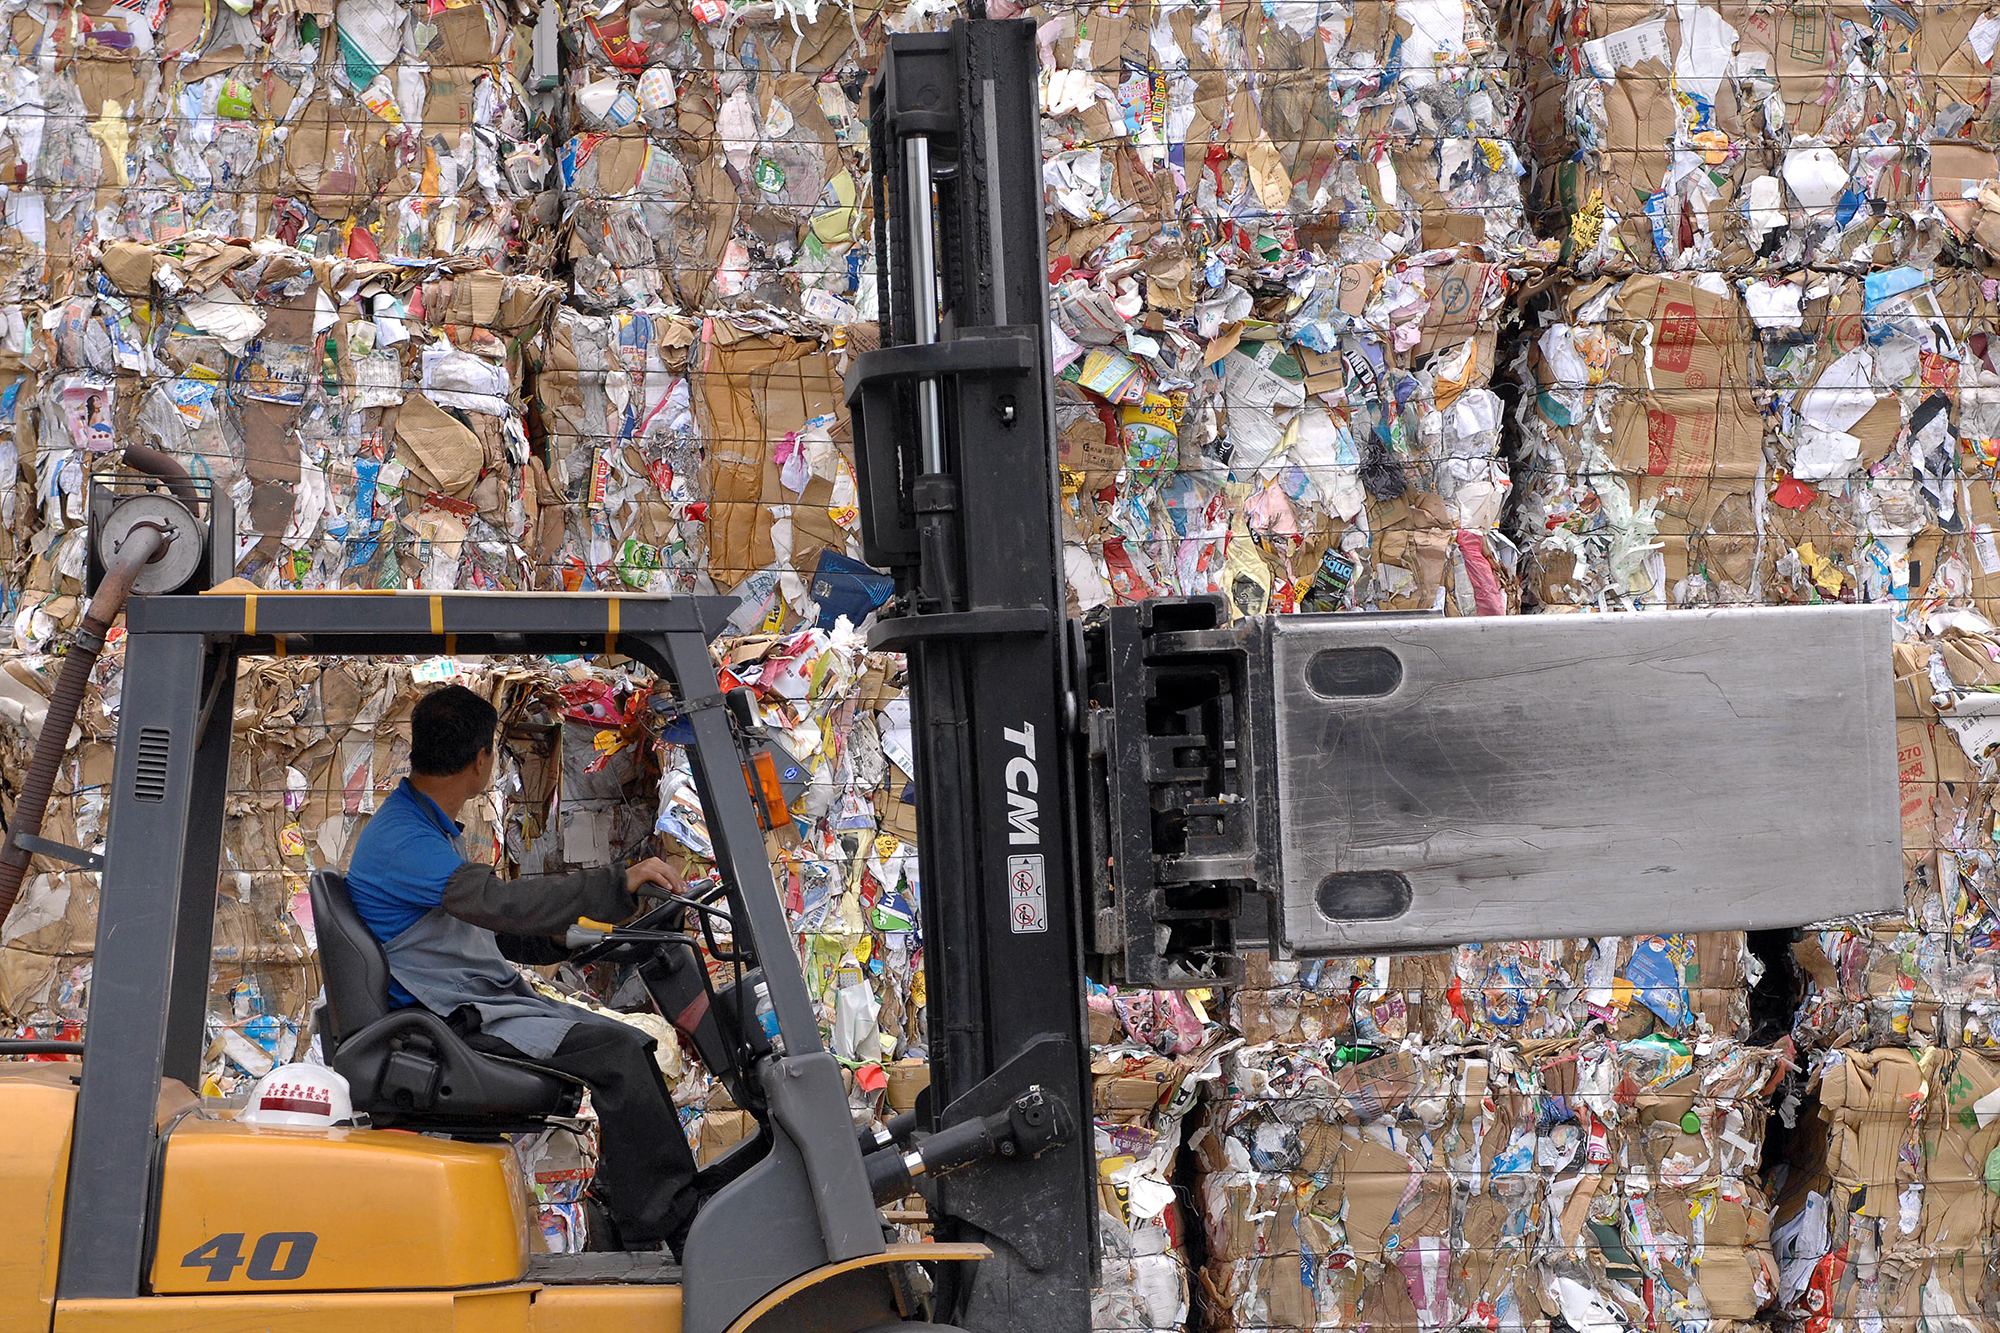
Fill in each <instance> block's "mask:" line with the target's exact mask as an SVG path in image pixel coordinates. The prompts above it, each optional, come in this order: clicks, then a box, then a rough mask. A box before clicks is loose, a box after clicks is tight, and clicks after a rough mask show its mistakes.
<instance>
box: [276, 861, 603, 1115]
mask: <svg viewBox="0 0 2000 1333" xmlns="http://www.w3.org/2000/svg"><path fill="white" fill-rule="evenodd" d="M308 893H309V894H310V896H311V899H312V911H313V930H314V933H315V934H317V935H318V937H319V965H320V975H321V978H322V979H323V980H324V981H325V983H326V1005H325V1007H324V1011H323V1013H322V1020H323V1021H322V1022H321V1023H320V1024H319V1028H320V1041H321V1044H322V1046H323V1047H324V1048H325V1053H326V1057H327V1058H328V1059H329V1060H331V1061H332V1062H333V1067H334V1069H335V1070H336V1071H337V1072H338V1073H339V1074H340V1075H341V1076H342V1077H343V1078H345V1079H346V1080H347V1082H348V1085H349V1088H350V1091H351V1092H352V1094H353V1097H354V1109H355V1110H357V1111H365V1112H367V1114H368V1117H369V1119H370V1120H371V1121H372V1122H373V1123H374V1124H375V1125H377V1126H378V1127H382V1128H400V1129H425V1130H432V1131H436V1132H441V1133H447V1134H453V1133H455V1134H477V1135H488V1134H511V1133H531V1132H533V1131H535V1130H538V1129H540V1128H542V1127H543V1126H544V1125H545V1124H546V1123H547V1122H548V1121H549V1120H550V1119H552V1118H560V1117H564V1116H569V1115H574V1114H575V1113H576V1109H577V1106H578V1104H579V1103H580V1102H581V1101H582V1099H583V1088H582V1085H580V1084H578V1083H576V1082H574V1081H573V1080H570V1079H568V1078H565V1077H563V1076H562V1075H559V1074H556V1073H554V1072H552V1071H550V1070H546V1069H540V1068H537V1067H535V1066H533V1065H528V1064H522V1063H520V1062H518V1061H514V1060H506V1059H502V1058H501V1057H499V1056H496V1055H488V1054H486V1053H485V1052H483V1051H475V1050H473V1049H472V1048H471V1047H470V1046H468V1045H466V1044H465V1041H464V1039H463V1038H461V1037H460V1036H459V1034H458V1033H457V1032H455V1031H453V1030H452V1027H451V1025H450V1024H449V1023H447V1022H445V1021H444V1020H443V1019H442V1018H440V1017H438V1016H437V1015H436V1014H434V1013H432V1012H431V1011H430V1010H428V1009H426V1008H424V1007H423V1006H422V1005H411V1006H409V1007H407V1008H403V1009H392V1008H390V1006H389V960H388V958H387V957H386V956H385V955H384V954H383V952H382V946H381V944H380V943H379V942H378V941H377V940H376V938H375V935H374V933H373V932H372V931H370V930H369V929H368V926H367V923H366V922H364V921H362V919H361V916H360V914H359V913H357V912H356V911H355V910H354V904H353V902H352V901H351V900H350V899H349V898H348V896H347V880H346V879H345V878H344V877H343V876H341V875H338V874H335V873H334V872H333V871H331V870H319V871H315V872H314V873H313V876H312V879H311V881H310V884H309V887H308Z"/></svg>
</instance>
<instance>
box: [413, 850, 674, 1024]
mask: <svg viewBox="0 0 2000 1333" xmlns="http://www.w3.org/2000/svg"><path fill="white" fill-rule="evenodd" d="M463 850H464V849H463V847H460V851H461V853H462V852H463ZM635 906H636V903H635V900H634V899H633V897H632V895H631V894H629V893H627V892H626V891H625V871H624V868H623V867H622V866H610V867H602V868H598V869H594V870H578V871H573V872H571V873H569V874H564V875H530V876H526V877H524V878H521V879H514V880H507V879H502V878H500V877H499V876H498V875H496V874H494V873H493V868H492V867H491V866H484V865H480V864H479V863H478V862H475V861H467V862H466V863H465V864H464V865H462V866H460V867H459V868H458V870H457V871H455V872H454V873H453V874H452V877H451V879H450V880H448V881H447V882H446V884H445V891H444V903H443V905H442V906H440V907H433V908H432V909H431V910H430V911H428V912H426V913H424V915H423V916H421V917H419V918H417V920H416V922H415V924H413V925H411V926H410V927H409V928H408V929H406V930H404V931H403V933H402V934H400V935H398V936H396V937H395V938H394V939H392V940H390V941H389V942H388V943H387V944H385V945H383V946H382V948H383V952H384V953H385V954H386V955H387V957H388V960H389V971H390V974H391V975H393V976H394V977H395V978H396V980H397V981H399V982H401V983H402V984H403V989H405V990H407V991H409V992H410V994H412V995H414V996H416V998H417V1002H418V1003H419V1004H421V1005H423V1006H424V1008H426V1009H428V1010H430V1011H431V1012H432V1013H434V1014H436V1015H438V1016H439V1017H440V1018H450V1017H451V1016H452V1015H453V1014H455V1013H457V1012H458V1010H459V1009H461V1008H463V1007H465V1006H467V1005H470V1006H471V1007H472V1009H473V1010H474V1011H475V1012H476V1013H477V1014H478V1015H479V1027H480V1030H481V1031H482V1032H486V1033H489V1034H491V1035H492V1036H495V1037H498V1038H499V1039H500V1040H502V1041H504V1042H506V1043H508V1044H509V1045H510V1046H513V1047H514V1048H516V1049H517V1050H519V1051H520V1052H521V1054H523V1055H525V1056H527V1057H528V1058H530V1059H533V1060H546V1059H548V1058H549V1057H550V1056H552V1055H554V1054H555V1051H556V1047H558V1046H560V1045H562V1040H563V1038H564V1037H566V1036H567V1035H569V1030H570V1029H571V1028H573V1027H575V1026H576V1025H577V1024H578V1023H597V1022H607V1021H610V1020H606V1019H602V1018H599V1017H598V1016H597V1015H595V1014H593V1013H591V1012H590V1011H589V1010H587V1009H582V1008H579V1007H577V1006H576V1005H573V1004H564V1003H563V1002H562V1001H560V1000H551V999H549V998H548V997H547V996H544V995H541V994H540V993H538V992H537V991H536V990H535V988H534V987H533V986H531V985H529V984H528V982H527V980H526V978H524V977H522V975H521V974H520V973H519V972H517V971H515V970H514V966H513V964H511V963H509V962H508V961H507V956H506V954H505V953H503V952H502V951H501V948H500V940H499V936H498V935H496V934H495V933H494V932H495V928H498V929H502V930H505V931H507V932H508V933H509V934H510V935H528V936H541V937H555V936H560V935H561V934H562V933H563V932H564V931H566V930H568V929H569V927H570V926H571V925H573V924H575V922H576V920H577V918H578V917H590V918H592V919H593V920H601V921H622V920H624V919H625V918H626V917H628V916H630V915H631V914H632V911H633V909H634V907H635Z"/></svg>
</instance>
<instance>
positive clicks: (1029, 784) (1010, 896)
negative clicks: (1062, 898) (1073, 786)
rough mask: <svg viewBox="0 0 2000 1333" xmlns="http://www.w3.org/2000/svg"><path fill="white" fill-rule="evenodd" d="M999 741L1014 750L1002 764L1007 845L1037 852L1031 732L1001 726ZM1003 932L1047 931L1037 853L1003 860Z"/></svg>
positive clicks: (1038, 786) (1037, 788)
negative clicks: (1005, 792) (1005, 891)
mask: <svg viewBox="0 0 2000 1333" xmlns="http://www.w3.org/2000/svg"><path fill="white" fill-rule="evenodd" d="M1000 735H1001V738H1002V739H1004V740H1005V741H1006V742H1007V743H1008V744H1009V745H1012V746H1014V747H1015V748H1016V749H1018V750H1019V751H1020V753H1019V754H1017V755H1015V756H1014V757H1012V758H1011V759H1009V760H1008V761H1007V769H1006V773H1005V775H1004V781H1005V783H1006V787H1007V842H1008V845H1010V846H1013V847H1039V846H1040V845H1041V841H1042V830H1041V819H1042V804H1041V801H1040V799H1039V797H1040V794H1041V790H1042V774H1041V770H1040V769H1038V768H1036V767H1035V728H1034V726H1033V725H1032V724H1031V723H1028V722H1023V723H1022V724H1021V725H1020V726H1019V727H1018V728H1016V727H1003V728H1001V730H1000ZM1007 928H1008V929H1009V930H1011V931H1013V932H1014V933H1015V934H1016V935H1039V934H1042V933H1043V932H1045V931H1047V930H1048V928H1049V886H1048V877H1047V874H1046V866H1045V863H1044V862H1043V860H1042V854H1041V853H1040V852H1024V853H1021V854H1019V855H1016V856H1010V857H1008V858H1007Z"/></svg>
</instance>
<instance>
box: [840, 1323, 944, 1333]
mask: <svg viewBox="0 0 2000 1333" xmlns="http://www.w3.org/2000/svg"><path fill="white" fill-rule="evenodd" d="M856 1333H965V1330H964V1329H962V1328H960V1327H959V1326H958V1325H957V1324H909V1323H896V1324H877V1325H875V1326H874V1327H873V1328H864V1329H859V1330H857V1331H856Z"/></svg>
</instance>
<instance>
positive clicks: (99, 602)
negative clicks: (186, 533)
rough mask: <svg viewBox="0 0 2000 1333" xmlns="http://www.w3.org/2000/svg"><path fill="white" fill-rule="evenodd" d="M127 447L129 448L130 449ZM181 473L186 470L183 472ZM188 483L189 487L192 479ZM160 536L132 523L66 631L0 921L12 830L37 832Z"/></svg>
mask: <svg viewBox="0 0 2000 1333" xmlns="http://www.w3.org/2000/svg"><path fill="white" fill-rule="evenodd" d="M126 452H127V453H128V454H129V453H130V452H131V450H129V449H128V450H127V451H126ZM147 452H148V453H157V452H158V451H157V450H148V451H147ZM160 457H162V458H165V457H166V455H165V454H160ZM168 462H169V463H172V460H171V459H168ZM176 470H178V467H176ZM181 475H182V477H184V478H185V477H186V476H187V474H186V473H185V472H183V473H181ZM162 480H166V479H165V478H162ZM168 484H169V485H171V484H172V483H171V481H169V483H168ZM189 489H190V490H192V489H193V487H192V485H190V487H189ZM165 540H166V539H165V537H164V536H163V535H162V534H161V533H160V531H159V529H157V528H149V527H145V528H135V529H133V531H132V534H131V535H130V536H128V537H127V538H126V539H125V544H124V546H123V547H121V548H120V549H119V552H118V554H117V555H116V556H114V557H113V558H112V561H111V568H110V569H108V570H106V571H105V573H104V581H103V582H102V583H100V584H98V585H97V592H96V594H95V595H93V596H92V597H91V599H90V608H89V609H88V610H87V611H85V612H84V613H83V623H82V624H81V625H80V626H78V627H77V630H76V633H75V634H74V635H73V636H72V637H71V640H70V649H69V653H68V655H67V656H65V657H64V658H63V664H62V671H61V672H60V673H59V674H58V675H57V676H56V688H55V691H54V692H53V693H52V694H50V695H49V710H48V712H47V713H45V714H44V715H43V717H42V731H41V734H40V735H39V736H37V737H35V754H34V758H33V759H32V760H30V761H29V764H28V775H27V776H26V777H25V778H23V779H22V780H21V797H20V799H19V800H18V801H16V802H15V803H14V821H13V823H12V825H11V826H10V827H9V830H8V834H7V841H6V844H5V845H4V846H0V924H4V923H5V922H6V920H7V916H8V914H9V913H10V912H12V911H13V910H14V900H15V899H16V898H18V897H19V896H20V894H21V881H22V880H23V879H25V878H27V874H28V858H29V855H30V853H29V852H28V851H26V850H25V849H24V848H22V847H21V846H20V845H19V844H17V843H16V842H15V840H14V839H15V836H16V835H17V834H22V833H26V834H28V835H30V836H35V835H38V834H40V833H41V831H42V816H43V815H44V814H46V813H47V812H48V808H49V796H50V795H51V794H52V793H53V792H54V791H55V788H56V770H57V769H59V768H61V767H62V757H63V752H64V750H66V749H67V748H68V747H69V729H70V728H71V727H73V726H75V725H76V715H77V713H78V712H79V711H81V709H82V708H83V692H84V687H85V686H86V685H88V684H89V683H90V669H91V667H93V666H95V665H96V664H97V655H98V654H99V653H101V652H103V651H104V636H105V634H106V633H108V632H109V631H110V629H111V625H112V622H113V621H115V620H117V619H118V613H119V612H120V611H123V610H124V609H125V599H126V598H127V597H130V596H131V595H132V581H133V580H134V579H136V578H138V577H139V571H140V570H142V569H144V568H145V567H146V565H147V564H148V563H149V562H151V561H152V559H153V557H155V556H157V555H158V554H159V553H160V551H161V550H162V549H163V543H164V542H165Z"/></svg>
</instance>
